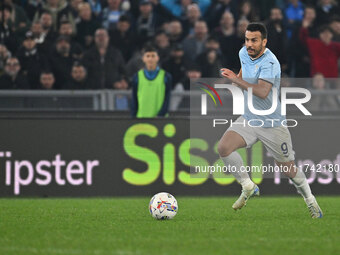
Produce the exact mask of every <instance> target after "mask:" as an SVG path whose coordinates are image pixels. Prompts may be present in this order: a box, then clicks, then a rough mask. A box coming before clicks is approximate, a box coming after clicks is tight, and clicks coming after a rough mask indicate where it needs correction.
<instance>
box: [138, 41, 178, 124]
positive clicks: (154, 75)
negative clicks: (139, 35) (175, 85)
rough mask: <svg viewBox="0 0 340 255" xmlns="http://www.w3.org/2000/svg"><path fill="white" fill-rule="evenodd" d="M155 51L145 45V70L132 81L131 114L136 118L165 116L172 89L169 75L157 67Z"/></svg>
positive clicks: (157, 57) (153, 48)
mask: <svg viewBox="0 0 340 255" xmlns="http://www.w3.org/2000/svg"><path fill="white" fill-rule="evenodd" d="M158 61H159V56H158V53H157V49H156V48H155V47H153V46H152V45H147V46H145V47H144V49H143V62H144V64H145V68H144V69H141V70H139V71H138V72H137V73H136V74H135V75H134V76H133V79H132V102H131V113H132V116H134V117H137V118H154V117H162V116H166V115H167V113H168V109H169V102H170V93H171V88H172V77H171V75H170V74H169V73H168V72H166V71H164V70H163V69H161V68H160V67H159V66H158Z"/></svg>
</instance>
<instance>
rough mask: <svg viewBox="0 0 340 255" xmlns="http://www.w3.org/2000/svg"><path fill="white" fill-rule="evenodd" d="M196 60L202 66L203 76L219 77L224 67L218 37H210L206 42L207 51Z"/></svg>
mask: <svg viewBox="0 0 340 255" xmlns="http://www.w3.org/2000/svg"><path fill="white" fill-rule="evenodd" d="M195 62H196V63H197V64H198V65H199V66H200V67H201V72H202V76H203V77H206V78H214V77H215V78H216V77H219V76H220V72H219V70H220V69H221V68H222V52H221V49H220V43H219V41H218V39H216V38H214V37H209V38H208V39H207V41H206V43H205V51H204V52H203V53H202V54H200V55H199V56H198V57H197V59H196V61H195Z"/></svg>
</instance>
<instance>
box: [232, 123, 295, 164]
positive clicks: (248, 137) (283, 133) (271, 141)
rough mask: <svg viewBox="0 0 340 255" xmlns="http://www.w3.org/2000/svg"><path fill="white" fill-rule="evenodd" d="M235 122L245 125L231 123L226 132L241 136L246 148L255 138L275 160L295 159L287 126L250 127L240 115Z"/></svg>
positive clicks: (254, 141) (287, 160)
mask: <svg viewBox="0 0 340 255" xmlns="http://www.w3.org/2000/svg"><path fill="white" fill-rule="evenodd" d="M235 122H237V123H240V122H241V123H243V122H245V125H242V124H236V125H233V126H232V127H229V128H228V129H227V132H228V131H234V132H236V133H238V134H239V135H240V136H242V137H243V139H244V141H245V142H246V144H247V148H250V147H251V146H252V145H253V144H254V143H256V142H257V140H260V141H261V142H262V143H263V144H264V146H265V147H266V149H267V151H268V152H269V153H270V154H271V155H272V156H273V157H274V159H275V160H276V161H278V162H289V161H293V160H294V159H295V152H294V151H293V145H292V138H291V136H290V132H289V130H288V128H287V127H284V126H280V127H273V128H263V127H251V126H249V125H248V121H247V120H246V119H245V118H243V117H242V116H241V117H239V118H238V119H237V120H236V121H235Z"/></svg>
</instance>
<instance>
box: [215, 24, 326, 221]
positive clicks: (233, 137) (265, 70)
mask: <svg viewBox="0 0 340 255" xmlns="http://www.w3.org/2000/svg"><path fill="white" fill-rule="evenodd" d="M266 44H267V30H266V28H265V26H264V25H263V24H261V23H250V24H249V25H248V27H247V30H246V33H245V46H244V47H243V48H242V49H241V50H240V52H239V57H240V61H241V70H240V72H239V74H238V75H236V74H235V73H234V72H233V71H231V70H229V69H226V68H223V69H221V74H222V76H224V77H226V78H228V79H230V80H231V81H232V83H233V84H234V85H235V86H238V87H240V88H242V89H243V90H244V98H245V102H246V103H245V113H244V115H243V116H240V117H239V118H238V119H237V121H236V122H237V123H244V125H243V124H241V125H240V124H238V125H233V126H231V127H229V128H228V130H227V131H226V132H225V133H224V135H223V136H222V138H221V140H220V141H219V145H218V152H219V155H220V157H221V159H222V160H223V162H224V163H225V165H226V166H235V167H236V169H237V171H236V172H233V175H234V177H235V178H236V180H237V181H238V182H239V183H240V184H241V185H242V193H241V196H240V197H239V198H238V199H237V200H236V202H235V203H234V204H233V206H232V208H233V209H234V210H238V209H241V208H242V207H243V206H245V205H246V202H247V201H248V199H249V198H250V197H252V196H258V195H260V190H259V188H258V186H257V185H256V184H255V183H253V182H252V180H251V179H250V177H249V175H248V173H247V172H246V171H245V170H244V168H242V165H243V161H242V158H241V156H240V155H239V153H237V152H236V150H237V149H239V148H242V147H247V148H249V147H251V146H252V145H253V144H254V143H255V142H256V141H257V140H260V141H262V143H263V144H264V146H265V147H266V149H267V150H268V151H269V152H270V153H271V154H272V155H273V157H274V159H275V162H276V164H277V166H279V167H280V168H281V169H283V168H284V169H289V171H288V172H285V174H286V175H287V176H288V177H289V178H290V179H291V180H292V182H293V184H294V186H295V187H296V189H297V190H298V192H299V193H300V194H301V195H302V196H303V198H304V200H305V202H306V204H307V207H308V209H309V212H310V214H311V217H312V218H321V217H322V211H321V209H320V207H319V205H318V203H317V201H316V199H315V197H314V196H313V195H312V192H311V189H310V187H309V184H308V183H307V179H306V176H305V174H304V173H303V171H302V170H301V169H299V168H298V167H296V166H295V163H294V159H295V157H294V154H295V152H294V151H293V147H292V141H291V136H290V133H289V131H288V129H287V127H285V126H282V125H281V122H282V121H283V120H285V116H282V115H281V114H280V109H281V103H280V100H279V99H278V105H277V108H276V110H275V111H274V113H272V114H270V115H265V116H259V115H255V114H253V113H252V112H250V111H249V109H248V103H247V100H248V99H247V97H248V92H247V89H248V88H252V90H253V105H254V108H255V109H257V110H267V109H270V108H271V106H272V101H273V100H272V99H273V90H272V88H276V89H277V90H278V91H279V88H280V75H281V68H280V63H279V61H278V60H277V58H276V57H275V55H274V54H273V53H272V52H271V51H270V50H269V49H267V48H266ZM277 96H279V92H278V93H277ZM254 119H256V120H262V121H263V122H259V121H258V122H259V123H261V124H262V123H264V124H263V126H262V127H252V126H257V125H260V124H256V121H255V120H254ZM268 119H269V121H268ZM249 120H254V121H252V126H250V125H248V121H249Z"/></svg>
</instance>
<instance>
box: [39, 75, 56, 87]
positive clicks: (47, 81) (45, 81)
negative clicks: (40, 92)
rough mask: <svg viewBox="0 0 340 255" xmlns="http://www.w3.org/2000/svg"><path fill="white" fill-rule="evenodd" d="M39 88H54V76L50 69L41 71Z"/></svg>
mask: <svg viewBox="0 0 340 255" xmlns="http://www.w3.org/2000/svg"><path fill="white" fill-rule="evenodd" d="M39 89H48V90H50V89H55V78H54V74H53V73H52V72H51V71H42V72H41V74H40V83H39Z"/></svg>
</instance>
